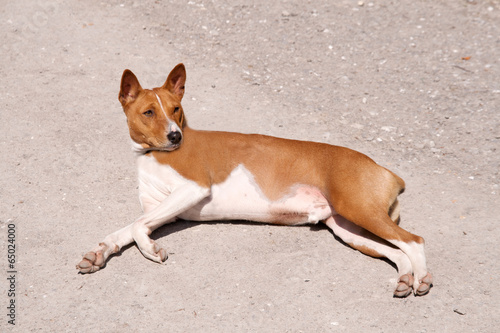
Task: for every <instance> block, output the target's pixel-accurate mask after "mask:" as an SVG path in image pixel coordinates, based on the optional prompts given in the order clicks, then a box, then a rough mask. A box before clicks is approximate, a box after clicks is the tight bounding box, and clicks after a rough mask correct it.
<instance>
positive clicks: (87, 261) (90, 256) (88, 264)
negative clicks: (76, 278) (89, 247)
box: [76, 250, 105, 274]
mask: <svg viewBox="0 0 500 333" xmlns="http://www.w3.org/2000/svg"><path fill="white" fill-rule="evenodd" d="M104 262H105V259H104V256H103V251H102V250H99V251H96V252H93V251H91V252H87V253H86V254H85V255H84V256H83V259H82V261H80V263H79V264H78V265H76V269H78V270H79V271H80V273H82V274H86V273H94V272H97V271H98V270H99V269H101V267H103V266H104Z"/></svg>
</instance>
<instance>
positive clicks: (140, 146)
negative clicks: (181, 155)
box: [132, 140, 181, 154]
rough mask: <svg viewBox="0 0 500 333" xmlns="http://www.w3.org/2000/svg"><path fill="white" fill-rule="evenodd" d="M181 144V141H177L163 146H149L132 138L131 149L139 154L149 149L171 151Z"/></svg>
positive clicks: (149, 150) (145, 152)
mask: <svg viewBox="0 0 500 333" xmlns="http://www.w3.org/2000/svg"><path fill="white" fill-rule="evenodd" d="M180 146H181V142H179V143H169V144H167V145H165V146H159V147H157V146H150V145H148V144H138V143H136V142H135V141H134V140H132V149H133V150H134V151H135V152H136V153H139V154H147V153H149V152H151V151H164V152H171V151H174V150H176V149H178V148H179V147H180Z"/></svg>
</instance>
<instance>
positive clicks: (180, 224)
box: [124, 219, 397, 270]
mask: <svg viewBox="0 0 500 333" xmlns="http://www.w3.org/2000/svg"><path fill="white" fill-rule="evenodd" d="M206 224H208V225H215V224H232V225H249V226H257V225H262V223H261V222H251V221H243V220H230V221H205V222H195V221H189V220H182V219H179V220H177V221H175V222H173V223H169V224H165V225H163V226H161V227H160V228H158V229H157V230H155V231H154V232H153V233H152V235H151V239H153V240H158V239H160V238H163V237H167V236H168V235H172V234H175V233H176V232H180V231H184V230H187V229H189V228H193V227H196V226H199V225H206ZM271 225H272V224H271ZM293 228H304V229H309V231H313V232H318V231H323V230H327V231H328V232H330V234H332V235H333V237H334V238H335V240H336V241H338V242H339V243H340V244H342V245H344V246H345V247H347V248H349V250H353V248H352V247H351V246H350V245H349V244H347V243H345V242H344V241H343V240H342V239H341V238H340V237H338V236H337V235H335V233H334V232H333V231H332V230H331V229H330V228H328V227H327V226H326V225H325V224H324V223H317V224H312V225H311V224H305V225H297V226H293ZM132 246H136V245H135V243H132V244H130V245H128V246H127V247H125V248H124V250H125V249H128V248H129V247H132ZM374 259H378V260H381V261H384V262H386V263H388V264H389V265H391V266H392V267H393V268H394V269H396V270H397V266H396V264H394V263H393V262H392V261H390V260H389V259H387V258H378V257H374Z"/></svg>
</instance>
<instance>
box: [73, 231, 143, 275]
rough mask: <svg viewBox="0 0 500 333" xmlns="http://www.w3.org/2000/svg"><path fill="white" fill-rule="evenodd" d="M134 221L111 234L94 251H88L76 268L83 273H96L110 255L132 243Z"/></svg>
mask: <svg viewBox="0 0 500 333" xmlns="http://www.w3.org/2000/svg"><path fill="white" fill-rule="evenodd" d="M133 225H134V224H133V223H132V224H129V225H128V226H126V227H124V228H122V229H120V230H118V231H115V232H113V233H112V234H109V235H107V236H106V238H104V240H103V241H102V242H101V243H99V245H98V246H97V247H96V248H94V249H93V250H92V251H90V252H87V253H86V254H85V255H84V256H83V259H82V260H81V261H80V263H79V264H78V265H76V268H77V269H78V270H79V271H80V272H81V273H83V274H85V273H94V272H97V271H98V270H99V269H101V268H102V267H103V266H104V265H105V264H106V260H107V259H108V257H109V256H110V255H112V254H115V253H118V252H119V251H120V250H121V248H122V247H124V246H126V245H128V244H130V243H132V242H133V241H134V239H133V238H132V227H133Z"/></svg>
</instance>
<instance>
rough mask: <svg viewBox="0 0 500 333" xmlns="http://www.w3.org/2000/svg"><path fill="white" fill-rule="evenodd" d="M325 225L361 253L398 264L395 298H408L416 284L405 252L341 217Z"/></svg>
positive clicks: (337, 216)
mask: <svg viewBox="0 0 500 333" xmlns="http://www.w3.org/2000/svg"><path fill="white" fill-rule="evenodd" d="M324 223H325V224H326V225H327V226H328V227H329V228H330V229H332V231H333V233H334V234H335V235H337V236H338V237H340V238H341V239H342V240H343V241H344V242H345V243H347V244H349V245H350V246H352V247H353V248H355V249H357V250H359V251H360V252H362V253H364V254H366V255H369V256H372V257H375V258H383V257H385V258H387V259H389V260H390V261H392V262H393V263H394V264H396V266H397V269H398V274H399V280H398V285H397V287H396V289H395V290H394V296H396V297H406V296H408V295H409V294H410V293H411V291H412V286H413V282H414V281H413V275H412V265H411V261H410V259H409V258H408V256H407V255H406V254H405V253H404V252H403V251H401V250H400V249H399V248H397V247H395V246H394V245H392V244H390V243H389V242H387V241H385V240H384V239H381V238H380V237H377V236H375V235H374V234H372V233H371V232H369V231H367V230H365V229H363V228H361V227H360V226H357V225H356V224H354V223H352V222H350V221H348V220H346V219H345V218H344V217H342V216H340V215H333V216H332V217H330V218H328V219H327V220H326V221H325V222H324Z"/></svg>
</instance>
